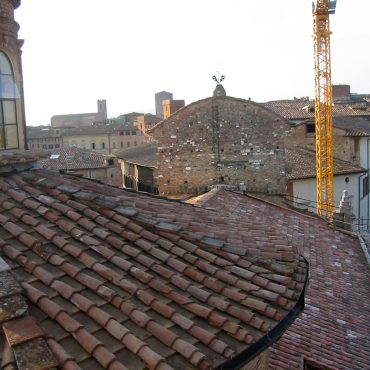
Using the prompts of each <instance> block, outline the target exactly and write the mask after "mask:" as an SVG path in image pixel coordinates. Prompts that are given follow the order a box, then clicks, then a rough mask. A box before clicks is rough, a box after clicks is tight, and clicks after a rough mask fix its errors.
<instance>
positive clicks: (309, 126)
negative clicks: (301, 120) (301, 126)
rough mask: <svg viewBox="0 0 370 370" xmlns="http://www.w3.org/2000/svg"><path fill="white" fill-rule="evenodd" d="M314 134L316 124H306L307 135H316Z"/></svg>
mask: <svg viewBox="0 0 370 370" xmlns="http://www.w3.org/2000/svg"><path fill="white" fill-rule="evenodd" d="M314 133H315V124H314V123H306V134H314Z"/></svg>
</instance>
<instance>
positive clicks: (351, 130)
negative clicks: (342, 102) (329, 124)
mask: <svg viewBox="0 0 370 370" xmlns="http://www.w3.org/2000/svg"><path fill="white" fill-rule="evenodd" d="M333 126H334V127H337V128H341V129H344V130H346V135H347V136H365V137H366V136H370V117H368V118H353V117H335V118H334V119H333Z"/></svg>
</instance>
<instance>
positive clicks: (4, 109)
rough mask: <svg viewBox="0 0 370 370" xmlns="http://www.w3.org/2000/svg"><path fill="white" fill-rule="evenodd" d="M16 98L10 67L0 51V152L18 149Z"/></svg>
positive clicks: (16, 93) (15, 88)
mask: <svg viewBox="0 0 370 370" xmlns="http://www.w3.org/2000/svg"><path fill="white" fill-rule="evenodd" d="M18 98H19V94H18V90H17V86H16V84H15V81H14V74H13V69H12V66H11V64H10V61H9V59H8V57H7V56H6V55H5V54H4V53H3V52H2V51H0V150H2V149H14V148H18V147H19V143H18V128H17V114H16V105H15V101H16V99H18Z"/></svg>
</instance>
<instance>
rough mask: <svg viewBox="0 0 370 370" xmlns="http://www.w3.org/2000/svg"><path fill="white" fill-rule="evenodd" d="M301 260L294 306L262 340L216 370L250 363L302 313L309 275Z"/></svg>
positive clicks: (304, 261)
mask: <svg viewBox="0 0 370 370" xmlns="http://www.w3.org/2000/svg"><path fill="white" fill-rule="evenodd" d="M300 258H301V260H302V261H303V263H304V264H305V269H306V272H305V279H304V285H303V289H302V292H301V294H300V295H299V298H298V300H297V302H296V304H295V305H294V307H293V308H292V309H291V310H290V311H289V312H288V313H287V315H286V316H285V317H284V318H283V319H282V320H281V321H280V322H279V323H278V324H277V325H276V326H275V327H273V328H272V329H271V330H270V331H269V332H267V333H266V334H265V335H264V336H263V337H262V338H260V339H259V340H258V341H257V342H255V343H254V344H252V345H251V346H250V347H248V348H247V349H245V350H244V351H243V352H241V353H239V354H238V355H236V356H235V357H233V358H232V359H231V360H230V361H228V362H226V363H224V364H222V365H220V366H219V367H217V368H216V369H217V370H237V369H241V368H242V367H244V366H245V365H246V364H247V363H248V362H250V361H252V360H253V359H254V358H255V357H257V356H258V355H259V354H261V353H262V352H264V351H265V350H267V348H268V347H270V346H271V345H272V344H273V343H275V342H276V341H278V340H279V338H280V337H281V336H282V335H283V334H284V332H285V331H286V330H288V328H289V327H290V326H291V325H292V323H293V322H294V320H295V319H296V318H297V317H298V316H299V315H300V314H301V313H302V312H303V310H304V308H305V300H304V298H305V295H306V291H307V285H308V275H309V263H308V261H307V260H306V259H305V258H304V257H303V256H302V255H300Z"/></svg>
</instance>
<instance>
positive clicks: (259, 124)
mask: <svg viewBox="0 0 370 370" xmlns="http://www.w3.org/2000/svg"><path fill="white" fill-rule="evenodd" d="M219 86H221V85H219ZM216 90H217V89H216ZM217 91H218V90H217ZM288 132H289V124H288V123H287V121H286V120H285V119H284V118H282V117H281V116H278V115H277V114H275V113H273V112H272V111H270V110H268V109H266V108H264V107H263V106H261V105H258V104H256V103H253V102H251V101H247V100H243V99H237V98H232V97H227V96H217V95H216V97H213V98H207V99H204V100H200V101H197V102H195V103H192V104H190V105H188V106H186V107H184V108H182V109H180V110H178V111H177V112H176V113H175V114H173V115H172V116H170V117H169V118H168V119H166V120H164V121H162V122H161V123H159V124H158V125H157V126H156V127H155V128H153V129H152V130H151V131H150V134H151V135H152V136H153V137H154V138H155V139H156V140H157V141H158V154H159V155H158V168H157V170H156V172H155V179H156V181H157V184H158V187H159V192H160V194H189V193H200V192H204V191H206V190H207V188H208V187H209V186H211V185H215V184H220V183H222V184H228V185H234V186H237V187H239V188H240V189H243V190H246V191H248V192H262V193H268V194H283V193H285V191H286V172H285V154H284V139H285V137H286V135H287V133H288Z"/></svg>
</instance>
